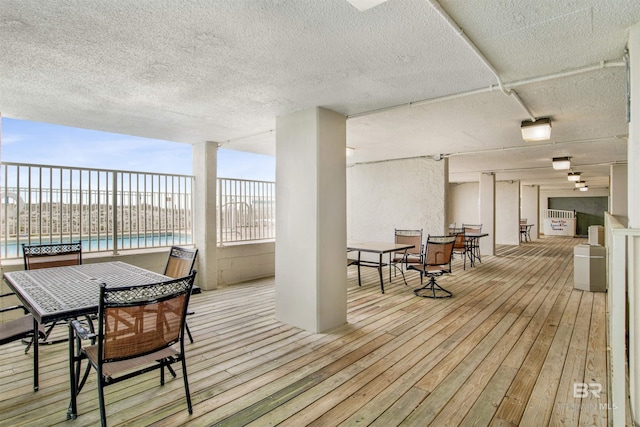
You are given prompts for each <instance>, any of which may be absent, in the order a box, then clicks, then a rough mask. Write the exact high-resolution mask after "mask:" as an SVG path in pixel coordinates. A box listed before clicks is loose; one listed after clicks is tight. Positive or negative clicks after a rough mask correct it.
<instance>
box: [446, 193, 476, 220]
mask: <svg viewBox="0 0 640 427" xmlns="http://www.w3.org/2000/svg"><path fill="white" fill-rule="evenodd" d="M479 191H480V188H479V184H478V183H477V182H465V183H460V184H449V219H448V220H447V224H453V223H456V226H457V227H460V226H461V225H462V224H479V223H480V211H479V207H478V197H479Z"/></svg>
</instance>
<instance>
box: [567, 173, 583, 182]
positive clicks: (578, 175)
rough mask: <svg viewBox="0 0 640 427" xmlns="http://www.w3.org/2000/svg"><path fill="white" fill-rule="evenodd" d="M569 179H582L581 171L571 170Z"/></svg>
mask: <svg viewBox="0 0 640 427" xmlns="http://www.w3.org/2000/svg"><path fill="white" fill-rule="evenodd" d="M567 179H568V180H569V181H580V172H569V174H568V175H567Z"/></svg>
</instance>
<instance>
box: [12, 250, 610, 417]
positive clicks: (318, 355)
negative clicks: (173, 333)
mask: <svg viewBox="0 0 640 427" xmlns="http://www.w3.org/2000/svg"><path fill="white" fill-rule="evenodd" d="M583 242H584V240H580V239H571V238H546V239H540V240H536V241H533V242H529V243H525V244H522V245H520V246H519V247H517V246H501V247H499V248H497V251H496V252H497V253H496V255H495V256H485V257H483V259H482V263H480V264H477V266H476V267H475V268H469V267H468V266H467V269H466V270H463V269H462V261H461V260H460V259H456V260H455V261H454V273H453V274H451V275H449V276H445V277H442V278H440V279H439V280H438V283H440V284H441V285H442V286H444V287H445V288H447V289H449V290H451V291H452V292H453V294H454V296H453V298H450V299H441V300H432V299H426V298H425V299H423V298H419V297H416V296H414V294H413V292H412V289H414V288H416V287H418V285H419V277H418V276H417V274H415V273H408V274H407V280H408V282H409V286H406V285H405V284H404V283H403V281H402V278H401V276H396V277H395V278H394V279H393V281H392V283H389V282H388V272H386V271H385V281H386V282H385V291H386V293H385V294H384V295H383V294H381V293H380V285H379V281H378V276H377V272H376V270H375V269H363V286H362V287H358V285H357V283H358V282H357V275H356V274H357V273H356V272H357V268H356V267H353V266H352V267H349V269H348V275H349V279H348V280H349V289H348V323H347V324H345V325H344V326H342V327H340V328H337V329H335V330H333V331H330V332H328V333H324V334H311V333H309V332H306V331H303V330H300V329H297V328H293V327H291V326H288V325H285V324H282V323H279V322H277V321H276V320H275V318H274V311H275V309H274V299H275V292H274V282H273V279H266V280H259V281H255V282H251V283H244V284H240V285H234V286H230V287H226V288H223V289H219V290H216V291H209V292H203V293H202V294H200V295H196V296H194V298H193V299H192V304H191V306H192V308H193V309H194V310H195V311H196V314H195V315H194V316H190V317H189V319H188V321H189V326H190V328H191V331H192V333H193V335H194V338H195V340H196V341H195V343H193V344H187V358H188V371H189V372H188V376H189V383H190V386H191V395H192V399H193V402H194V413H193V415H189V414H188V412H187V409H186V403H185V399H184V392H183V387H182V378H181V375H182V373H181V372H178V377H177V378H176V379H169V380H168V381H167V382H166V384H165V385H164V386H162V387H160V386H159V380H158V377H157V372H156V373H149V374H146V375H145V376H142V377H138V379H134V380H130V381H126V382H123V383H120V384H117V385H113V386H110V387H108V388H107V389H106V401H107V403H108V405H107V415H108V420H109V424H110V425H111V426H115V425H130V426H147V425H155V426H177V425H189V426H243V425H248V426H271V425H281V426H304V425H310V426H363V425H371V426H381V427H387V426H395V425H402V426H427V425H433V426H446V425H451V426H458V425H460V426H516V425H522V426H544V425H560V424H562V425H583V424H588V425H602V426H604V425H607V409H606V408H607V406H608V400H607V363H606V336H605V329H606V328H605V321H606V320H605V307H606V301H605V297H606V294H604V293H591V292H583V291H579V290H575V289H574V288H573V247H574V246H575V245H576V244H578V243H583ZM59 329H60V330H61V333H64V328H59ZM66 351H67V350H66V344H61V345H53V346H48V347H43V348H42V350H41V374H40V384H41V385H40V390H39V391H38V392H36V393H34V392H33V391H32V376H31V375H32V374H31V364H32V355H31V353H29V354H27V355H25V354H24V353H23V346H22V345H21V344H10V345H6V346H3V347H2V348H0V425H2V426H9V425H11V426H45V425H63V426H74V427H75V426H90V425H96V424H97V423H98V422H99V414H98V411H97V392H96V387H95V373H92V375H91V377H90V382H89V383H88V385H87V386H86V387H85V389H84V390H83V391H82V393H81V395H80V396H79V399H78V410H79V416H78V418H77V419H76V420H71V421H67V420H66V418H65V414H66V408H67V405H68V376H67V353H66ZM577 383H593V384H600V385H601V386H602V391H601V393H600V396H599V397H596V396H594V394H593V393H590V394H589V396H588V397H585V398H574V384H577Z"/></svg>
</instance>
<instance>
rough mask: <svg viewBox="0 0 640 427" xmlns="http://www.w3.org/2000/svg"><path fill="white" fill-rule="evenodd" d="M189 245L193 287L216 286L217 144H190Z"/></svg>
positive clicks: (208, 142)
mask: <svg viewBox="0 0 640 427" xmlns="http://www.w3.org/2000/svg"><path fill="white" fill-rule="evenodd" d="M191 152H192V156H193V174H194V176H195V182H194V188H193V205H194V206H193V208H194V212H193V218H194V219H193V220H194V223H193V229H194V236H193V243H194V244H195V245H196V248H198V260H197V264H196V269H197V270H198V274H197V276H196V282H197V284H198V285H199V286H200V287H201V288H203V289H206V290H209V289H216V288H217V287H218V261H217V259H218V253H217V252H218V242H217V223H216V201H217V194H218V191H217V186H218V182H217V174H218V143H217V142H210V141H207V142H201V143H197V144H193V145H192V148H191Z"/></svg>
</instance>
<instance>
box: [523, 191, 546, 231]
mask: <svg viewBox="0 0 640 427" xmlns="http://www.w3.org/2000/svg"><path fill="white" fill-rule="evenodd" d="M520 194H521V196H520V197H521V200H522V206H521V209H522V210H521V214H520V216H521V218H526V219H527V222H528V223H529V224H533V227H531V230H530V231H529V235H530V236H531V239H538V238H539V237H540V221H541V218H540V186H539V185H523V186H522V188H521V190H520Z"/></svg>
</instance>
